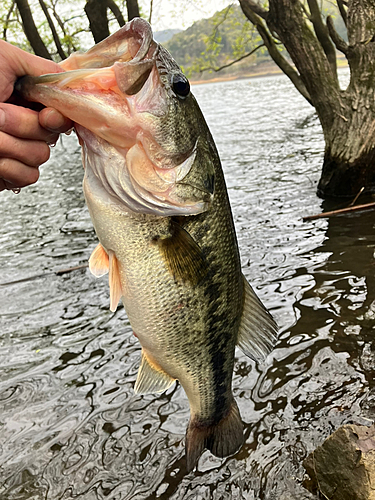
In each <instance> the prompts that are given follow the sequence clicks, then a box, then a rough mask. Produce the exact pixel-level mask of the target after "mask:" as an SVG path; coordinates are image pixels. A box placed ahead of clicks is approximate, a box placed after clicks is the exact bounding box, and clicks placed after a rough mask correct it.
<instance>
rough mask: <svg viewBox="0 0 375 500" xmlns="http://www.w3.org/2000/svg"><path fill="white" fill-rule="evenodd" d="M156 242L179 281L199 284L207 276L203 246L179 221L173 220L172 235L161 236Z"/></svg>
mask: <svg viewBox="0 0 375 500" xmlns="http://www.w3.org/2000/svg"><path fill="white" fill-rule="evenodd" d="M156 244H157V245H158V246H159V249H160V252H161V255H162V257H163V260H164V262H165V264H166V266H167V267H168V269H169V271H170V273H171V274H172V275H173V277H174V279H175V280H176V281H177V282H179V281H180V282H181V281H182V282H183V283H185V282H188V283H190V284H192V285H197V284H198V283H199V282H200V281H201V280H202V279H203V278H204V277H205V276H206V274H207V271H208V266H207V262H206V259H205V258H204V255H203V253H202V250H201V248H200V247H199V245H198V244H197V243H196V242H195V240H194V239H193V238H192V237H191V235H190V234H189V233H188V232H187V231H186V230H185V229H184V228H183V227H181V226H180V224H178V223H177V222H175V221H171V234H170V236H168V237H160V238H159V239H157V240H156Z"/></svg>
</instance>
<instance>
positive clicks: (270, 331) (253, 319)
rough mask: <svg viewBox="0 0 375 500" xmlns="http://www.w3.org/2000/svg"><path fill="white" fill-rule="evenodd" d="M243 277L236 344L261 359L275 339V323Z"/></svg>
mask: <svg viewBox="0 0 375 500" xmlns="http://www.w3.org/2000/svg"><path fill="white" fill-rule="evenodd" d="M242 277H243V285H244V303H243V310H242V317H241V323H240V328H239V332H238V338H237V344H238V347H239V348H240V349H241V350H242V351H243V353H244V354H246V356H249V358H252V359H254V360H255V361H261V360H263V359H264V358H265V357H266V356H267V354H269V353H270V352H271V351H272V349H273V347H274V345H275V343H276V340H277V330H278V328H277V324H276V322H275V320H274V319H273V318H272V316H271V314H270V313H269V312H268V311H267V309H266V308H265V307H264V305H263V304H262V302H261V301H260V300H259V299H258V297H257V296H256V294H255V292H254V290H253V289H252V288H251V286H250V284H249V283H248V281H247V280H246V278H245V276H242Z"/></svg>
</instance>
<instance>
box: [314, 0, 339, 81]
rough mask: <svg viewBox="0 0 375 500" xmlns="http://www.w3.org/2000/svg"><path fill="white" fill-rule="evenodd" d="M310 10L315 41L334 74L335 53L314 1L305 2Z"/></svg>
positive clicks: (335, 64) (316, 3)
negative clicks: (317, 41) (321, 49)
mask: <svg viewBox="0 0 375 500" xmlns="http://www.w3.org/2000/svg"><path fill="white" fill-rule="evenodd" d="M307 3H308V5H309V8H310V13H311V17H310V21H311V22H312V23H313V26H314V31H315V34H316V37H317V39H318V40H319V42H320V45H321V46H322V48H323V50H324V53H325V55H326V56H327V59H328V62H329V64H330V65H331V68H332V71H333V73H335V74H336V71H337V63H336V51H335V48H334V46H333V44H332V42H331V39H330V37H329V33H328V29H327V26H326V25H325V24H324V23H323V20H322V16H321V13H320V9H319V6H318V2H317V1H316V0H307Z"/></svg>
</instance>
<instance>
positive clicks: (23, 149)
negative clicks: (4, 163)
mask: <svg viewBox="0 0 375 500" xmlns="http://www.w3.org/2000/svg"><path fill="white" fill-rule="evenodd" d="M0 157H1V158H12V159H13V160H18V161H20V162H21V163H24V164H25V165H29V166H30V167H39V165H41V164H42V163H45V162H46V161H47V160H48V158H49V157H50V149H49V147H48V146H47V144H46V143H45V142H43V141H33V140H27V139H19V138H18V137H14V136H12V135H9V134H5V133H4V132H0ZM0 177H4V176H2V175H0Z"/></svg>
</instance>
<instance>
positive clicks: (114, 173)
mask: <svg viewBox="0 0 375 500" xmlns="http://www.w3.org/2000/svg"><path fill="white" fill-rule="evenodd" d="M62 66H63V67H64V68H65V69H68V71H66V72H65V73H64V72H63V73H58V74H54V75H43V76H41V77H25V78H24V79H23V80H21V82H20V83H19V85H18V89H19V90H20V91H21V93H22V94H23V96H24V97H26V98H27V99H29V100H34V101H38V102H41V103H43V104H45V105H46V106H51V107H54V108H56V109H57V110H59V111H61V113H63V114H64V115H65V116H68V117H69V118H70V119H72V120H73V121H74V122H75V123H76V130H77V133H78V135H79V137H80V142H81V145H82V143H84V145H85V148H84V149H85V153H84V155H83V157H84V162H86V169H87V168H91V169H92V170H93V172H94V173H95V175H96V176H97V178H98V179H100V182H101V184H102V186H103V188H104V189H106V190H107V191H108V193H109V194H110V196H113V197H115V198H116V199H117V200H118V201H119V202H122V203H124V205H126V206H127V209H130V210H133V211H135V212H141V213H152V214H154V215H161V216H169V215H193V214H194V215H195V214H198V213H201V212H204V211H206V210H208V208H209V206H210V203H211V201H212V197H213V191H214V182H213V180H214V172H213V171H210V170H209V168H208V169H207V167H206V163H207V162H203V161H201V156H202V155H201V154H200V151H201V149H202V148H201V147H200V144H199V141H198V139H199V135H200V134H201V132H202V129H201V127H200V126H199V124H197V123H196V122H197V120H195V121H194V119H192V120H190V121H189V120H187V121H186V123H189V127H190V128H189V130H187V131H186V133H185V131H184V130H181V127H180V125H181V124H184V123H185V120H186V116H187V114H186V113H187V111H186V110H188V109H189V107H190V106H197V104H196V102H195V101H194V99H193V98H192V96H189V97H188V98H187V99H186V101H184V102H185V105H184V104H183V100H181V99H180V98H179V97H178V96H177V95H176V94H175V93H174V91H173V89H172V86H171V83H172V80H173V76H174V75H175V74H176V73H177V74H181V71H180V69H179V67H178V65H177V64H176V63H175V61H174V60H173V59H172V58H171V56H170V55H169V53H168V52H167V51H166V50H165V49H163V48H162V47H161V46H159V45H158V44H157V43H156V42H155V41H153V39H152V32H151V28H150V27H149V25H148V23H147V22H146V21H143V20H140V19H137V20H134V21H132V22H131V23H128V24H127V25H126V26H125V27H124V28H123V29H121V30H119V32H117V33H116V34H114V35H112V36H110V37H109V38H108V39H106V40H104V41H103V42H101V43H99V44H98V45H96V46H95V47H93V48H92V49H90V50H89V51H88V52H87V53H86V54H78V55H76V56H74V57H73V58H72V61H71V62H69V59H68V60H67V61H65V62H64V63H63V64H62ZM74 68H75V69H74ZM176 127H180V128H179V130H177V133H174V131H175V130H176ZM85 130H86V131H90V133H91V135H90V134H88V133H85ZM99 149H102V151H101V152H100V151H99ZM103 151H105V152H103ZM109 151H111V152H110V153H109ZM103 155H104V156H105V157H106V158H107V160H108V161H107V162H106V163H105V162H103V161H101V158H102V157H103ZM113 158H115V161H114V160H113ZM88 159H90V161H88ZM98 159H100V161H99V160H98ZM89 164H90V167H88V165H89ZM208 164H209V165H210V164H211V162H210V161H208ZM197 166H199V167H200V168H201V169H202V170H203V174H202V175H201V174H200V171H199V169H197ZM206 170H207V171H206Z"/></svg>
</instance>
